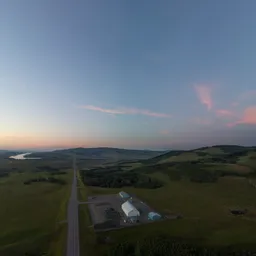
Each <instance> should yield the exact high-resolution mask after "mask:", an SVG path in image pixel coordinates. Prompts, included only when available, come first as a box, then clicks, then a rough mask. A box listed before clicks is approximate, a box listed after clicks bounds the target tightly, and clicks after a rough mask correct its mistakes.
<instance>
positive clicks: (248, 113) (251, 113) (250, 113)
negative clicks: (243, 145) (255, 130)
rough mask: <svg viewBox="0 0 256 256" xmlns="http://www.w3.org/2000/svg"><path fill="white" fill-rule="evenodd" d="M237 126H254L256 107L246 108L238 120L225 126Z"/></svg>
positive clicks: (255, 122)
mask: <svg viewBox="0 0 256 256" xmlns="http://www.w3.org/2000/svg"><path fill="white" fill-rule="evenodd" d="M238 124H255V125H256V106H252V107H248V108H246V109H245V110H244V113H243V116H242V118H241V119H240V120H238V121H236V122H233V123H228V124H227V126H228V127H233V126H236V125H238Z"/></svg>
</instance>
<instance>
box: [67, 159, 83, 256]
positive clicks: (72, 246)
mask: <svg viewBox="0 0 256 256" xmlns="http://www.w3.org/2000/svg"><path fill="white" fill-rule="evenodd" d="M73 169H74V177H73V184H72V190H71V196H70V199H69V205H68V235H67V256H79V255H80V251H79V250H80V249H79V226H78V201H77V178H76V163H75V158H74V166H73Z"/></svg>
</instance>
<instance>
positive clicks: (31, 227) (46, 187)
mask: <svg viewBox="0 0 256 256" xmlns="http://www.w3.org/2000/svg"><path fill="white" fill-rule="evenodd" d="M39 161H40V162H39ZM0 162H1V164H0V167H1V170H2V171H3V170H4V171H7V172H8V173H9V176H8V177H3V178H0V205H1V207H0V227H1V231H0V255H4V256H16V255H17V256H20V255H30V256H35V255H36V256H38V255H47V256H50V255H53V256H55V255H56V256H61V255H63V254H64V253H65V248H66V231H67V224H66V222H65V220H66V210H67V203H68V199H69V196H70V184H71V177H72V172H70V170H68V169H65V172H66V174H60V175H58V174H57V175H55V173H54V175H53V174H52V173H50V171H49V170H48V169H47V164H48V163H46V162H44V161H43V160H38V162H36V161H34V160H33V161H32V160H31V161H30V160H20V161H18V160H16V161H15V160H13V161H12V162H10V161H9V160H7V161H4V160H2V161H1V160H0ZM38 164H39V165H40V166H41V167H42V166H45V168H46V170H45V171H44V168H41V169H36V166H38ZM54 172H58V171H56V170H55V171H54ZM39 177H40V178H42V177H44V178H47V177H55V178H56V177H57V179H60V180H62V181H64V182H65V183H66V184H61V185H60V184H56V183H50V182H32V183H31V184H30V185H24V182H25V181H27V180H31V179H37V178H39Z"/></svg>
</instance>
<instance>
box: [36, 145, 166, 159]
mask: <svg viewBox="0 0 256 256" xmlns="http://www.w3.org/2000/svg"><path fill="white" fill-rule="evenodd" d="M163 152H165V151H151V150H134V149H120V148H108V147H99V148H70V149H63V150H55V151H52V152H38V153H32V154H31V157H46V158H61V157H64V156H71V155H73V154H75V155H76V156H77V158H80V159H85V160H86V159H105V160H113V161H119V160H143V159H149V158H152V157H156V156H158V155H161V154H163Z"/></svg>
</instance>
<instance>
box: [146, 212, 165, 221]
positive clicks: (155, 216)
mask: <svg viewBox="0 0 256 256" xmlns="http://www.w3.org/2000/svg"><path fill="white" fill-rule="evenodd" d="M161 218H162V217H161V215H160V214H159V213H157V212H150V213H149V214H148V219H149V220H160V219H161Z"/></svg>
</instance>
